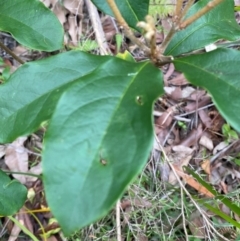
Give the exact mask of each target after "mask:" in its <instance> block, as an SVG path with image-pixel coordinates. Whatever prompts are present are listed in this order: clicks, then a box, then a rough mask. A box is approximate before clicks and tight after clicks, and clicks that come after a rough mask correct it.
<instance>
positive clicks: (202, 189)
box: [173, 165, 214, 198]
mask: <svg viewBox="0 0 240 241" xmlns="http://www.w3.org/2000/svg"><path fill="white" fill-rule="evenodd" d="M173 167H174V169H175V171H176V173H177V174H178V175H179V176H180V177H181V178H182V179H183V180H184V181H185V182H186V183H187V184H188V185H189V186H191V187H193V188H194V189H195V190H197V191H198V192H199V193H200V194H204V195H205V196H207V197H210V198H212V197H214V195H213V194H212V193H211V192H210V191H208V190H207V189H206V188H205V187H204V186H202V185H201V184H200V183H199V182H197V181H196V180H195V179H194V178H193V177H192V176H190V175H188V174H186V173H184V172H183V171H182V170H181V169H180V168H179V167H177V166H176V165H173Z"/></svg>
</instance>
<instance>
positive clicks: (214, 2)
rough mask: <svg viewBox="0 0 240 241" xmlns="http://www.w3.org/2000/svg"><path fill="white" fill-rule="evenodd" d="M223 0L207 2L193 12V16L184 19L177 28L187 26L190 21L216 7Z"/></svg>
mask: <svg viewBox="0 0 240 241" xmlns="http://www.w3.org/2000/svg"><path fill="white" fill-rule="evenodd" d="M222 1H223V0H212V1H211V2H209V3H208V4H207V5H206V6H205V7H204V8H202V9H201V10H199V11H198V12H197V13H195V14H194V15H193V16H191V17H189V18H188V19H186V20H184V21H183V22H182V23H181V24H180V26H179V29H184V28H186V27H187V26H189V25H190V24H191V23H193V22H194V21H196V20H197V19H199V18H200V17H202V16H203V15H204V14H206V13H207V12H209V11H210V10H212V9H213V8H214V7H216V6H217V5H218V4H220V3H221V2H222Z"/></svg>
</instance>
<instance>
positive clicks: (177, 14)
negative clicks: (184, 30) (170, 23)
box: [174, 0, 183, 22]
mask: <svg viewBox="0 0 240 241" xmlns="http://www.w3.org/2000/svg"><path fill="white" fill-rule="evenodd" d="M182 6H183V0H178V1H177V3H176V9H175V16H174V18H175V19H174V20H176V22H177V21H178V20H180V19H181V11H182Z"/></svg>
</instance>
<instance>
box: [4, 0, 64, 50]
mask: <svg viewBox="0 0 240 241" xmlns="http://www.w3.org/2000/svg"><path fill="white" fill-rule="evenodd" d="M0 30H2V31H5V32H9V33H11V34H12V35H13V37H14V38H15V39H16V40H17V41H18V42H19V43H20V44H22V45H24V46H27V47H29V48H31V49H38V50H44V51H54V50H57V49H60V48H62V47H63V28H62V26H61V24H60V22H59V21H58V19H57V17H56V16H55V15H54V14H53V13H52V12H51V11H50V10H49V9H48V8H46V7H45V6H44V4H43V3H41V2H40V1H38V0H21V1H19V0H11V1H6V0H0Z"/></svg>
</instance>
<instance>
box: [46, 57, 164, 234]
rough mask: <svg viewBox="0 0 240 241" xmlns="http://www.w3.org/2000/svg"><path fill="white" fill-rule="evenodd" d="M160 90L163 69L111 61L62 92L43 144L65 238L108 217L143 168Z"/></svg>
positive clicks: (52, 200) (49, 188) (50, 197)
mask: <svg viewBox="0 0 240 241" xmlns="http://www.w3.org/2000/svg"><path fill="white" fill-rule="evenodd" d="M162 93H163V89H162V75H161V73H160V71H159V70H158V69H157V68H155V67H154V66H152V65H151V64H149V63H138V64H136V63H130V62H125V61H123V60H120V59H117V58H112V59H110V60H109V61H107V62H104V63H102V64H101V65H100V66H99V68H98V69H96V70H95V71H94V72H92V73H90V74H89V75H87V76H84V77H83V78H81V79H80V80H79V81H77V83H75V84H74V85H72V86H71V87H70V88H69V89H68V90H67V91H66V92H65V93H64V94H63V95H62V97H61V98H60V100H59V103H58V104H57V107H56V110H55V112H54V114H53V117H52V119H51V122H50V125H49V128H48V131H47V134H46V136H45V140H44V152H43V173H44V174H43V176H44V178H43V180H44V187H45V190H46V197H47V201H48V204H49V205H50V208H51V210H52V212H53V214H54V215H55V216H56V218H57V220H58V221H59V223H60V225H61V227H62V228H63V231H64V233H65V234H66V235H70V234H71V233H72V232H73V231H76V230H77V229H78V228H82V227H83V226H85V225H87V224H90V223H92V222H93V221H96V220H97V219H98V218H100V217H102V216H104V215H106V214H107V212H108V211H109V210H110V208H111V207H112V206H113V204H114V203H115V202H116V200H117V199H118V198H119V197H120V196H121V194H122V193H123V191H124V189H125V188H126V186H127V185H128V184H129V182H130V181H131V180H132V179H133V178H134V177H135V176H136V174H138V173H139V172H140V170H141V169H142V168H143V166H144V164H145V163H146V161H147V157H148V156H149V153H150V149H151V147H152V141H153V126H152V106H153V101H154V100H155V99H156V98H157V96H159V95H160V94H162Z"/></svg>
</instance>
